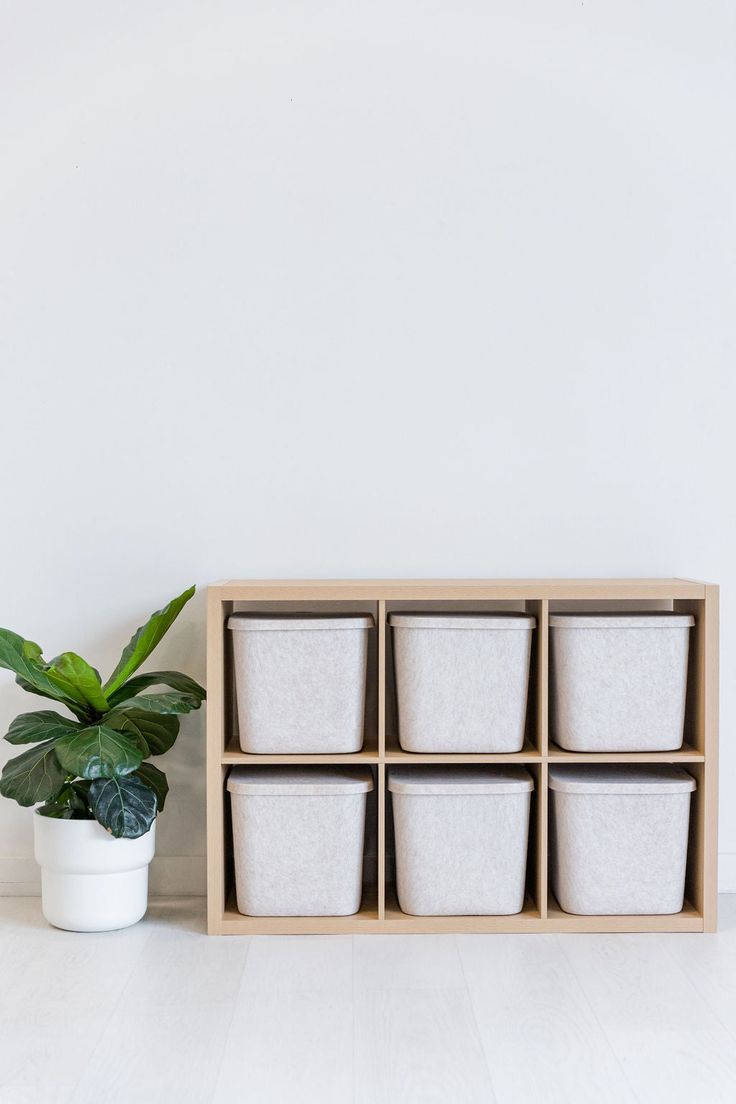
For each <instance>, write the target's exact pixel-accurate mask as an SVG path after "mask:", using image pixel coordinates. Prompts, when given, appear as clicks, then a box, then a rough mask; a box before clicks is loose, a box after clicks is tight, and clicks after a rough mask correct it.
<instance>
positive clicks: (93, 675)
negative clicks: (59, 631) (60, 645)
mask: <svg viewBox="0 0 736 1104" xmlns="http://www.w3.org/2000/svg"><path fill="white" fill-rule="evenodd" d="M46 674H47V675H48V677H49V678H50V679H51V681H52V682H53V683H54V685H55V686H58V687H59V689H60V690H61V691H62V692H63V693H64V694H66V695H67V696H68V697H70V698H74V700H75V701H78V702H79V703H80V705H83V706H85V707H90V708H91V709H94V711H95V712H96V713H107V711H108V709H109V708H110V705H109V703H108V700H107V698H106V697H105V695H104V694H103V692H102V685H101V684H100V676H99V675H98V673H97V671H95V669H94V667H90V665H89V663H87V661H86V659H82V657H81V656H80V655H77V654H76V652H64V653H63V654H62V655H60V656H57V657H56V659H52V660H51V663H50V664H49V666H48V667H47V668H46Z"/></svg>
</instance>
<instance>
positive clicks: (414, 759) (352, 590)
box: [207, 579, 718, 935]
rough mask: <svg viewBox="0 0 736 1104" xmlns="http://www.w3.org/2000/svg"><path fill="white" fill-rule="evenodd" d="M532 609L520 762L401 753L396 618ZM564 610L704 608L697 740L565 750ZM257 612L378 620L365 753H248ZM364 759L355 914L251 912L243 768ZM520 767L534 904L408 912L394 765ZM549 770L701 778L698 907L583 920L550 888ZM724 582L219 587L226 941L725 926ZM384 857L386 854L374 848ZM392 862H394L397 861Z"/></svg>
mask: <svg viewBox="0 0 736 1104" xmlns="http://www.w3.org/2000/svg"><path fill="white" fill-rule="evenodd" d="M420 608H421V609H433V610H443V609H444V610H476V611H483V610H494V609H496V610H503V609H515V610H525V611H527V612H529V613H532V614H533V615H534V616H535V617H536V618H537V628H536V630H535V633H534V644H533V650H532V666H531V677H530V687H529V708H528V721H527V733H526V738H525V742H524V747H523V749H522V750H521V751H520V752H517V753H515V754H512V755H418V754H414V753H411V752H405V751H402V749H401V747H400V746H399V742H398V736H397V728H396V720H395V718H396V701H395V688H394V677H393V657H392V652H391V636H390V631H389V629H388V625H387V617H388V614H389V613H390V612H391V611H392V610H399V609H402V610H410V609H420ZM561 609H598V610H616V609H628V610H637V609H638V610H652V611H657V610H667V609H670V610H676V611H679V612H683V613H685V612H686V613H692V614H694V616H695V619H696V624H695V628H694V630H693V634H692V638H691V649H690V664H689V673H688V695H687V718H686V727H685V742H684V744H683V746H682V748H680V749H679V750H678V751H673V752H653V753H649V752H631V753H625V754H581V753H574V752H567V751H564V750H563V749H562V748H560V747H558V746H557V745H556V744H555V743H554V741H553V739H552V735H553V734H550V731H549V628H548V626H549V614H550V612H555V611H557V610H561ZM237 610H248V611H251V612H256V611H258V612H272V611H275V610H279V611H281V612H294V613H298V612H302V613H304V612H311V613H324V612H329V611H336V612H338V611H339V612H343V613H348V612H349V613H371V614H372V615H373V617H374V619H375V622H376V628H375V630H374V631H373V632H371V634H370V636H371V643H370V646H369V660H368V690H367V695H366V728H365V730H366V739H365V743H364V746H363V749H362V750H361V751H359V752H357V753H355V754H352V755H246V754H244V753H243V752H242V751H241V750H240V747H239V743H238V732H237V714H236V710H235V688H234V684H233V677H232V657H231V650H230V641H229V633H228V631H227V628H226V622H227V617H228V615H229V614H230V613H232V612H233V611H237ZM273 763H280V764H297V763H302V764H320V763H322V764H325V763H330V764H342V765H347V764H351V763H353V764H355V763H358V764H362V765H366V766H370V767H371V768H373V770H374V774H375V779H376V790H375V792H374V795H373V797H372V798H371V800H372V801H374V802H375V822H376V828H375V833H374V836H373V839H372V846H371V847H369V848H368V849H367V865H366V868H367V871H368V874H367V877H366V884H365V887H364V893H363V901H362V905H361V909H360V911H359V912H358V913H357V914H356V915H355V916H327V917H248V916H243V915H241V913H239V912H238V911H237V908H236V905H235V899H234V884H233V864H232V846H231V842H230V819H229V802H228V795H227V793H226V789H225V781H226V777H227V772H228V770H229V768H230V766H232V765H235V764H248V765H257V764H273ZM397 763H402V764H410V763H413V764H419V763H455V764H457V763H466V764H472V763H520V764H525V765H526V766H527V767H528V769H529V770H530V771H531V773H532V774H533V776H534V784H535V789H534V795H533V801H532V820H531V827H530V841H529V862H528V872H527V898H526V901H525V905H524V909H523V910H522V912H520V913H519V914H518V915H515V916H409V915H407V914H406V913H403V912H402V911H401V910H400V909H399V906H398V902H397V899H396V892H395V887H394V885H393V883H392V882H391V881H388V880H387V877H388V876H389V873H390V867H391V863H390V858H391V854H390V853H391V846H390V845H391V842H392V840H391V824H390V816H389V799H388V794H387V792H386V768H387V767H390V766H391V765H392V764H397ZM550 763H557V764H559V763H679V764H680V765H682V766H683V767H684V769H685V770H688V771H690V773H692V774H693V775H694V777H695V778H696V781H697V784H698V788H697V790H696V792H695V794H694V801H693V806H692V814H691V829H690V846H689V854H688V873H687V888H686V898H687V899H686V903H685V907H684V909H683V911H682V912H680V913H677V914H676V915H673V916H572V915H570V914H568V913H565V912H563V911H562V910H561V909H560V907H559V905H558V904H557V902H556V901H555V899H554V895H553V894H552V891H551V889H550V887H549V885H548V815H549V802H548V768H549V764H550ZM717 834H718V587H717V586H713V585H710V584H706V583H701V582H697V581H695V580H691V579H498V580H484V579H470V580H424V579H415V580H396V579H391V580H382V579H375V580H325V581H309V580H292V581H287V580H281V581H279V580H251V581H247V580H246V581H237V580H236V581H228V582H223V583H218V584H216V585H214V586H211V587H210V588H209V591H208V610H207V865H208V871H207V897H208V909H207V915H208V930H209V932H210V934H215V935H238V934H244V935H245V934H259V933H263V934H268V933H272V934H319V933H360V932H363V933H368V932H372V933H376V932H394V933H399V932H416V933H430V932H435V933H436V932H544V931H547V932H649V931H658V932H703V931H715V930H716V923H717V914H716V907H717V904H716V903H717V881H716V878H717V853H718V835H717ZM374 851H375V854H374ZM387 856H388V857H389V862H387Z"/></svg>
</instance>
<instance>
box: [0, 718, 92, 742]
mask: <svg viewBox="0 0 736 1104" xmlns="http://www.w3.org/2000/svg"><path fill="white" fill-rule="evenodd" d="M78 730H79V725H78V724H77V722H76V721H71V720H69V718H68V717H62V716H61V714H60V713H55V712H54V710H53V709H38V710H36V712H35V713H21V714H20V716H18V717H16V718H15V720H14V721H12V722H11V725H10V728H9V729H8V731H7V733H6V735H5V739H6V740H7V741H8V743H9V744H37V743H39V742H40V741H41V740H58V739H59V737H61V736H66V735H67V733H69V732H76V731H78Z"/></svg>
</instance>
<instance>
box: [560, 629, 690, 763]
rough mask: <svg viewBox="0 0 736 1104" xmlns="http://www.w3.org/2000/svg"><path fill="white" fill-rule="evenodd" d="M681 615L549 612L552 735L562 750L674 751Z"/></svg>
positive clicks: (679, 707) (680, 690)
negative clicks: (550, 613)
mask: <svg viewBox="0 0 736 1104" xmlns="http://www.w3.org/2000/svg"><path fill="white" fill-rule="evenodd" d="M694 624H695V618H694V617H691V616H689V615H681V614H672V613H656V614H639V613H637V614H618V613H617V614H580V613H575V614H552V615H551V616H550V619H549V626H550V649H551V650H550V654H551V671H552V678H551V691H552V694H551V703H552V734H553V737H554V739H555V740H556V742H557V743H558V744H559V745H560V747H563V748H566V749H567V750H568V751H674V750H675V749H677V748H679V747H681V746H682V738H683V728H684V723H685V693H686V689H687V657H688V646H689V639H690V628H691V627H692V625H694Z"/></svg>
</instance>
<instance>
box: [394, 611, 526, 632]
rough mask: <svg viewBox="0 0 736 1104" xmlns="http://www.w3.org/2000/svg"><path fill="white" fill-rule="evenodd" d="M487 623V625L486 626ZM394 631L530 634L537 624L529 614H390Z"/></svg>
mask: <svg viewBox="0 0 736 1104" xmlns="http://www.w3.org/2000/svg"><path fill="white" fill-rule="evenodd" d="M484 622H485V624H484ZM388 623H389V625H390V626H391V628H392V629H476V630H477V629H481V630H487V631H489V632H495V631H497V630H502V631H509V630H512V631H513V630H515V631H516V632H530V631H531V630H532V629H533V628H534V627H535V626H536V624H537V619H536V617H532V616H531V615H530V614H528V613H513V612H505V611H504V612H499V613H494V612H492V611H491V612H489V613H400V612H398V611H397V612H396V613H389V615H388Z"/></svg>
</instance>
